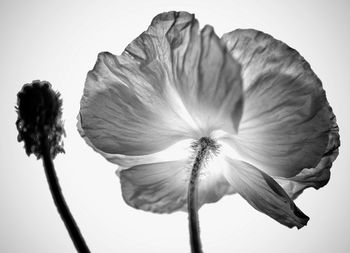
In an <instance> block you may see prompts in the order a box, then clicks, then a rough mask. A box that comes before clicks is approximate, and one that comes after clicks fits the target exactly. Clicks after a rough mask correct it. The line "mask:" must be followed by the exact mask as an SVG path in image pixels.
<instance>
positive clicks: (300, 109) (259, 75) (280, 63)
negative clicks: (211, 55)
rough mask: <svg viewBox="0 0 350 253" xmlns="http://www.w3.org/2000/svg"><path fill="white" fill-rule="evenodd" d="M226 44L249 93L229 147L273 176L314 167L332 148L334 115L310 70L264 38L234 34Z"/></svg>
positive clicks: (281, 46)
mask: <svg viewBox="0 0 350 253" xmlns="http://www.w3.org/2000/svg"><path fill="white" fill-rule="evenodd" d="M223 41H224V42H225V43H226V45H227V47H228V49H229V50H230V51H231V53H232V55H233V57H234V58H235V59H237V60H238V61H239V62H240V63H241V64H242V74H243V85H244V91H245V92H244V96H245V104H244V111H243V116H242V119H241V123H240V128H239V134H238V136H233V138H231V140H230V141H229V142H230V144H231V145H234V146H235V147H236V148H237V149H238V150H239V153H240V154H241V155H242V156H243V157H244V159H245V160H246V161H247V162H249V163H251V164H253V165H254V166H256V167H258V168H260V169H262V170H263V171H265V172H267V173H268V174H270V175H273V176H279V177H292V176H295V175H296V174H298V173H299V172H300V171H301V170H302V169H304V168H314V167H316V166H317V164H318V163H319V162H320V160H321V158H322V156H323V154H324V153H325V150H326V147H327V143H328V142H329V133H330V132H331V131H332V130H331V129H332V122H331V120H330V118H331V115H332V113H331V112H330V111H331V109H330V107H329V104H328V102H327V99H326V96H325V92H324V90H323V89H322V85H321V82H320V80H319V79H318V78H317V77H316V75H315V74H314V73H313V72H312V70H311V68H310V66H309V64H308V63H307V62H306V61H305V60H304V59H303V58H302V57H301V56H300V55H299V54H298V52H296V51H295V50H293V49H291V48H289V47H288V46H287V45H286V44H284V43H283V42H281V41H277V40H275V39H274V38H272V37H271V36H269V35H267V34H264V33H262V32H258V31H254V30H236V31H234V32H232V33H229V34H226V35H224V36H223Z"/></svg>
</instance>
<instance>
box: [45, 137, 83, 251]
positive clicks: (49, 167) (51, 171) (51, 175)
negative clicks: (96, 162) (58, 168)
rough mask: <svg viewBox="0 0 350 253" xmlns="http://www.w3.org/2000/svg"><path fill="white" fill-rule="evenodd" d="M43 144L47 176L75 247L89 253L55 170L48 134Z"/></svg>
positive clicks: (53, 196) (52, 193)
mask: <svg viewBox="0 0 350 253" xmlns="http://www.w3.org/2000/svg"><path fill="white" fill-rule="evenodd" d="M41 145H42V159H43V165H44V168H45V174H46V178H47V181H48V184H49V187H50V191H51V195H52V198H53V200H54V202H55V205H56V207H57V210H58V212H59V214H60V216H61V218H62V220H63V222H64V224H65V225H66V228H67V230H68V233H69V235H70V237H71V239H72V241H73V243H74V246H75V248H76V249H77V251H78V252H79V253H89V252H90V250H89V248H88V247H87V245H86V243H85V241H84V238H83V236H82V235H81V233H80V230H79V228H78V226H77V224H76V223H75V220H74V218H73V216H72V214H71V212H70V211H69V208H68V206H67V204H66V201H65V200H64V197H63V195H62V191H61V187H60V185H59V182H58V178H57V175H56V172H55V167H54V164H53V161H52V157H51V153H50V147H49V145H48V141H47V136H44V137H43V138H42V140H41Z"/></svg>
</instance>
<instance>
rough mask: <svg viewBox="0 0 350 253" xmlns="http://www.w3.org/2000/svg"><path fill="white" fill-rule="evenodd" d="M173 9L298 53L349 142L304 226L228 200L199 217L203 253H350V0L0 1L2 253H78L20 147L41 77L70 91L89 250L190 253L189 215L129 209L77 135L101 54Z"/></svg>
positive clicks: (309, 194) (74, 189) (72, 183)
mask: <svg viewBox="0 0 350 253" xmlns="http://www.w3.org/2000/svg"><path fill="white" fill-rule="evenodd" d="M170 10H177V11H180V10H183V11H188V12H191V13H195V14H196V17H197V19H198V20H199V23H200V25H201V27H203V26H204V25H205V24H210V25H212V26H213V27H214V29H215V32H216V33H217V34H218V35H219V36H221V35H222V34H224V33H226V32H229V31H232V30H234V29H237V28H254V29H258V30H262V31H264V32H266V33H268V34H271V35H272V36H274V37H275V38H277V39H279V40H282V41H283V42H285V43H287V44H288V45H289V46H291V47H293V48H295V49H297V50H298V51H299V52H300V53H301V55H302V56H304V58H305V59H306V60H307V61H308V62H309V63H310V64H311V67H312V69H313V70H314V72H315V73H316V74H317V75H318V77H319V78H320V79H321V80H322V82H323V86H324V89H325V90H326V94H327V98H328V101H329V103H330V105H331V106H332V108H333V110H334V113H335V115H336V117H337V120H338V125H339V128H340V137H341V145H342V146H341V147H340V155H339V157H338V159H337V160H336V161H335V163H334V164H333V167H332V170H331V171H332V176H331V179H330V182H329V183H328V185H326V186H325V187H324V188H322V189H320V190H318V191H315V190H313V189H308V190H306V191H305V192H304V193H303V194H302V195H301V196H300V197H299V198H298V199H297V200H296V204H297V205H298V206H299V208H300V209H301V210H302V211H303V212H304V213H305V214H307V215H308V216H309V217H310V221H309V223H308V225H307V226H306V227H304V228H302V229H301V230H297V229H295V228H294V229H288V228H286V227H284V226H282V225H281V224H279V223H278V222H276V221H274V220H272V219H271V218H269V217H268V216H266V215H264V214H262V213H260V212H258V211H256V210H255V209H254V208H253V207H251V206H250V205H249V204H247V203H246V202H245V201H244V200H243V199H242V198H241V197H240V196H239V195H232V196H226V197H224V198H223V199H222V200H220V201H219V202H217V203H215V204H208V205H205V206H204V207H202V209H201V210H200V211H199V217H200V226H201V237H202V244H203V249H204V252H205V253H209V252H220V253H226V252H227V253H228V252H245V253H250V252H270V253H280V252H283V253H292V252H293V253H294V252H298V253H308V252H318V253H323V252H324V253H327V252H339V253H341V252H349V251H350V241H349V239H348V237H349V234H350V220H349V219H348V217H347V215H348V214H349V213H350V202H349V194H350V190H349V182H348V180H349V178H350V171H349V169H348V168H347V165H348V164H349V162H347V160H348V159H349V158H348V157H347V156H348V154H349V152H350V146H349V141H350V136H349V133H348V131H347V130H348V129H350V117H349V109H350V99H349V92H350V88H349V83H350V75H349V59H350V50H349V45H350V29H349V24H350V16H349V13H350V3H349V2H348V1H345V0H344V1H339V0H332V1H316V0H315V1H277V0H276V1H259V0H256V1H252V0H248V1H247V0H245V1H243V0H242V1H234V0H225V1H219V0H216V1H205V0H202V1H183V0H178V1H161V0H158V1H156V0H148V1H141V0H140V1H135V0H128V1H112V0H111V1H108V0H100V1H95V2H89V1H47V0H46V1H44V0H42V1H39V0H33V1H18V0H11V1H9V0H5V1H1V3H0V36H1V37H0V45H1V46H0V56H1V57H0V72H1V77H2V78H1V92H0V96H1V98H0V111H1V114H0V115H1V117H2V124H1V125H0V127H1V132H2V133H3V134H4V135H3V137H2V141H1V142H0V151H1V153H0V203H1V204H0V252H2V253H22V252H23V253H24V252H35V253H40V252H43V253H44V252H45V253H46V252H50V253H62V252H65V253H70V252H71V253H73V252H76V251H75V248H74V246H73V244H72V242H71V240H70V238H69V236H68V233H67V231H66V229H65V227H64V225H63V222H62V221H61V219H60V217H59V214H58V212H57V211H56V207H55V205H54V203H53V200H52V197H51V194H50V191H49V188H48V185H47V181H46V178H45V173H44V170H43V168H42V164H41V161H37V160H36V159H35V158H34V157H33V156H31V157H29V158H28V157H27V156H26V155H25V152H24V149H23V143H18V142H17V130H16V127H15V121H16V118H17V115H16V113H15V110H14V106H15V104H16V94H17V92H18V91H19V90H20V89H21V87H22V85H23V84H25V83H28V82H31V81H32V80H36V79H40V80H47V81H49V82H51V83H52V85H53V88H54V89H55V90H58V91H59V92H60V93H61V94H62V98H63V119H64V121H65V129H66V132H67V137H66V138H65V140H64V142H65V149H66V154H64V155H58V157H57V158H56V160H55V165H56V171H57V173H58V176H59V179H60V183H61V187H62V189H63V193H64V195H65V197H66V200H67V202H68V204H69V206H70V208H71V211H72V213H73V216H74V217H75V218H76V220H77V223H78V225H79V227H80V229H81V231H82V234H83V235H84V237H85V239H86V242H87V244H88V245H89V247H90V249H91V252H94V253H109V252H125V253H128V252H130V253H132V252H152V253H157V252H159V253H161V252H168V253H178V252H190V247H189V237H188V224H187V214H186V213H183V212H177V213H174V214H170V215H159V214H153V213H147V212H144V211H139V210H136V209H133V208H131V207H129V206H128V205H127V204H126V203H125V202H124V201H123V199H122V196H121V188H120V183H119V179H118V177H117V176H116V175H115V171H116V169H117V166H116V165H114V164H112V163H109V162H107V161H106V160H105V159H104V158H103V157H102V156H101V155H99V154H98V153H96V152H94V151H93V150H92V149H91V148H90V147H89V146H87V145H86V143H85V142H84V140H83V139H82V138H81V137H80V135H79V134H78V132H77V130H76V116H77V114H78V112H79V102H80V98H81V96H82V91H83V87H84V82H85V77H86V73H87V71H89V70H90V69H92V68H93V66H94V64H95V61H96V58H97V54H98V53H99V52H102V51H109V52H111V53H113V54H120V53H122V51H123V49H124V48H125V47H126V46H127V44H128V43H130V42H131V41H132V40H133V39H135V38H136V37H137V36H138V35H139V34H140V33H142V32H143V31H144V30H145V29H147V27H148V25H149V24H150V22H151V20H152V18H153V17H154V16H155V15H156V14H158V13H160V12H164V11H170Z"/></svg>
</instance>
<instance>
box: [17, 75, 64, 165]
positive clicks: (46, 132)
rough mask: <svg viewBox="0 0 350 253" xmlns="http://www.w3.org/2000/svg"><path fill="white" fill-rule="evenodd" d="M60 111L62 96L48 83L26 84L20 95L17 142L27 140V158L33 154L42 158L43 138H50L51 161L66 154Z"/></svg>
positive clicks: (25, 141)
mask: <svg viewBox="0 0 350 253" xmlns="http://www.w3.org/2000/svg"><path fill="white" fill-rule="evenodd" d="M61 108H62V100H61V99H60V94H59V93H58V92H55V91H53V90H52V89H51V84H50V83H49V82H47V81H39V80H35V81H33V82H32V83H30V84H25V85H24V86H23V87H22V90H21V91H20V92H19V93H18V94H17V106H16V111H17V115H18V118H17V121H16V126H17V130H18V137H17V139H18V141H19V142H21V141H24V147H25V150H26V153H27V155H28V156H29V155H31V154H34V155H35V156H36V157H37V158H38V159H39V158H40V157H41V156H42V146H41V145H42V138H47V142H48V146H49V147H50V154H51V156H52V158H54V157H55V156H56V155H57V154H58V153H61V152H64V149H63V141H62V134H65V132H64V128H63V122H62V120H61V115H62V109H61Z"/></svg>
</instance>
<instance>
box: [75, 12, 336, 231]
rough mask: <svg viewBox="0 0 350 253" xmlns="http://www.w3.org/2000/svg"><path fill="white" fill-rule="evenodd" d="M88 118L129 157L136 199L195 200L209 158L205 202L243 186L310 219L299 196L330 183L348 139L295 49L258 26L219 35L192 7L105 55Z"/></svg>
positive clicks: (256, 197)
mask: <svg viewBox="0 0 350 253" xmlns="http://www.w3.org/2000/svg"><path fill="white" fill-rule="evenodd" d="M78 129H79V132H80V134H81V136H82V137H83V138H84V139H85V141H86V142H87V143H88V144H89V145H90V146H91V147H92V148H93V149H94V150H96V151H97V152H99V153H100V154H102V155H103V156H104V157H105V158H106V159H108V160H109V161H111V162H113V163H115V164H117V165H119V168H118V172H117V174H118V175H119V177H120V182H121V187H122V194H123V198H124V200H125V202H126V203H127V204H128V205H130V206H132V207H134V208H137V209H142V210H145V211H151V212H155V213H171V212H174V211H178V210H187V208H188V206H187V205H188V195H187V194H188V190H189V181H190V180H191V173H192V172H193V168H194V167H195V166H194V164H196V162H197V160H203V161H202V162H201V165H200V169H199V170H198V171H197V172H198V175H197V176H198V178H197V179H198V182H197V183H198V187H197V194H198V200H197V201H198V208H199V207H200V206H202V205H203V204H205V203H213V202H216V201H218V200H219V199H221V198H222V197H223V196H225V195H229V194H233V193H238V194H240V195H241V196H242V197H243V198H244V199H246V200H247V201H248V202H249V203H250V204H251V205H252V206H253V207H254V208H256V209H257V210H259V211H261V212H263V213H265V214H267V215H268V216H270V217H272V218H273V219H275V220H277V221H278V222H280V223H282V224H283V225H286V226H288V227H293V226H296V227H297V228H301V227H303V226H304V225H306V223H307V221H308V219H309V218H308V217H307V216H306V215H305V214H304V213H303V212H302V211H300V210H299V208H298V207H297V206H296V205H295V204H294V202H293V200H294V199H295V198H296V197H297V196H298V195H299V194H300V193H302V191H303V190H304V189H305V188H308V187H314V188H316V189H317V188H320V187H322V186H324V185H325V184H326V183H327V182H328V180H329V177H330V167H331V166H332V162H333V161H334V160H335V158H336V157H337V155H338V147H339V145H340V143H339V135H338V127H337V124H336V120H335V116H334V114H333V112H332V109H331V107H330V106H329V104H328V102H327V99H326V95H325V91H324V90H323V88H322V84H321V81H320V80H319V79H318V77H317V76H316V75H315V74H314V73H313V71H312V70H311V68H310V65H309V64H308V63H307V62H306V61H305V60H304V58H303V57H302V56H300V54H299V53H298V52H297V51H295V50H294V49H292V48H290V47H288V46H287V45H286V44H284V43H283V42H281V41H278V40H276V39H274V38H273V37H271V36H270V35H267V34H265V33H263V32H260V31H256V30H250V29H248V30H245V29H239V30H235V31H233V32H230V33H227V34H225V35H224V36H223V37H222V38H219V37H218V36H217V35H216V34H215V32H214V30H213V28H212V27H211V26H208V25H207V26H205V27H204V28H203V29H201V30H200V29H199V25H198V21H197V20H196V19H195V17H194V15H191V14H189V13H186V12H168V13H162V14H159V15H158V16H156V17H155V18H154V19H153V21H152V23H151V25H150V26H149V28H148V29H147V31H145V32H143V33H142V34H141V35H140V36H139V37H137V38H136V39H135V40H134V41H132V42H131V43H130V44H129V45H128V46H127V47H126V49H125V51H124V52H123V53H122V54H121V55H120V56H116V55H113V54H111V53H108V52H103V53H100V54H99V55H98V59H97V62H96V64H95V66H94V68H93V69H92V70H91V71H89V72H88V75H87V78H86V82H85V88H84V94H83V97H82V99H81V108H80V113H79V116H78Z"/></svg>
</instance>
